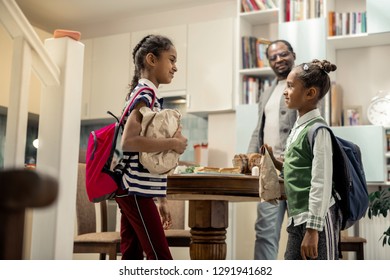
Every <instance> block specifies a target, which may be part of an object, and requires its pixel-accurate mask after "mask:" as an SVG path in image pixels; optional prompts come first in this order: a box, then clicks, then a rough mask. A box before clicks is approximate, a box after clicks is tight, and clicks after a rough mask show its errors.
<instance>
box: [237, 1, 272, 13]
mask: <svg viewBox="0 0 390 280" xmlns="http://www.w3.org/2000/svg"><path fill="white" fill-rule="evenodd" d="M276 1H277V0H241V11H242V12H253V11H263V10H267V9H274V8H277V5H276Z"/></svg>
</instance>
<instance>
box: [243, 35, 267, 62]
mask: <svg viewBox="0 0 390 280" xmlns="http://www.w3.org/2000/svg"><path fill="white" fill-rule="evenodd" d="M270 43H271V41H270V40H268V39H264V38H257V37H254V36H243V37H242V38H241V46H242V47H241V49H242V68H243V69H248V68H257V67H259V68H261V67H267V66H269V64H268V59H267V57H266V53H265V52H266V49H267V46H268V45H269V44H270Z"/></svg>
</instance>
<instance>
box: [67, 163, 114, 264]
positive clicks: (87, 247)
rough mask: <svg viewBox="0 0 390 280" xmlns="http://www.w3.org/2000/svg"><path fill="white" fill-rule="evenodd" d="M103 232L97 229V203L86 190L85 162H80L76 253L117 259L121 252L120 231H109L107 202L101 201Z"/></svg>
mask: <svg viewBox="0 0 390 280" xmlns="http://www.w3.org/2000/svg"><path fill="white" fill-rule="evenodd" d="M100 210H101V232H97V230H96V210H95V204H94V203H92V202H90V201H89V200H88V197H87V193H86V191H85V163H79V167H78V179H77V203H76V216H77V235H76V236H75V239H74V243H73V252H74V253H98V254H99V259H100V260H105V259H106V254H108V256H109V259H110V260H116V259H117V252H120V235H119V232H115V231H112V232H108V231H107V202H106V201H103V202H101V203H100Z"/></svg>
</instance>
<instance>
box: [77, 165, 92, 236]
mask: <svg viewBox="0 0 390 280" xmlns="http://www.w3.org/2000/svg"><path fill="white" fill-rule="evenodd" d="M76 216H77V234H78V235H80V234H85V233H90V232H96V209H95V204H94V203H92V202H90V201H89V199H88V196H87V192H86V189H85V163H79V165H78V176H77V198H76Z"/></svg>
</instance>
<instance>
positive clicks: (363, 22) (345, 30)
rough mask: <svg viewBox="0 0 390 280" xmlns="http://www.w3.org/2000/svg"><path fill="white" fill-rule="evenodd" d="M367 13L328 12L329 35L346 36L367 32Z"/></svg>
mask: <svg viewBox="0 0 390 280" xmlns="http://www.w3.org/2000/svg"><path fill="white" fill-rule="evenodd" d="M366 15H367V14H366V12H335V11H329V12H328V35H329V36H345V35H353V34H360V33H366V32H367V17H366Z"/></svg>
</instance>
